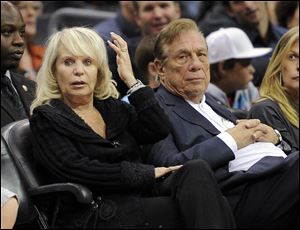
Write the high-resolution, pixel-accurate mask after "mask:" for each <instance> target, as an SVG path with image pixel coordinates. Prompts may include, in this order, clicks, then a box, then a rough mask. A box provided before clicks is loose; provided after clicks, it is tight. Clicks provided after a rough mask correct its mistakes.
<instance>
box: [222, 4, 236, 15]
mask: <svg viewBox="0 0 300 230" xmlns="http://www.w3.org/2000/svg"><path fill="white" fill-rule="evenodd" d="M228 4H230V3H228ZM223 7H224V11H225V13H226V14H227V15H228V16H229V17H231V18H235V15H234V13H233V11H232V9H231V7H230V5H225V6H223Z"/></svg>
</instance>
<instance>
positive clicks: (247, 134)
mask: <svg viewBox="0 0 300 230" xmlns="http://www.w3.org/2000/svg"><path fill="white" fill-rule="evenodd" d="M259 124H260V120H258V119H250V120H239V121H238V122H237V125H236V126H235V127H233V128H230V129H227V130H226V132H228V133H229V134H230V135H231V136H232V137H233V139H234V140H235V142H236V144H237V147H238V149H240V148H243V147H246V146H248V145H250V144H252V143H254V142H255V141H256V140H257V139H258V138H260V136H261V135H262V133H261V132H260V131H259V130H257V128H258V126H259Z"/></svg>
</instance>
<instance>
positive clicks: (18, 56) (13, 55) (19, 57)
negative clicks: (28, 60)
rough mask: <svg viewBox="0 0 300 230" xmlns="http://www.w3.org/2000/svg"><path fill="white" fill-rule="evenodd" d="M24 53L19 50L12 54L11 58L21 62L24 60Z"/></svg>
mask: <svg viewBox="0 0 300 230" xmlns="http://www.w3.org/2000/svg"><path fill="white" fill-rule="evenodd" d="M23 53H24V50H17V51H14V52H11V53H10V56H11V57H12V58H13V59H16V60H20V59H21V58H22V55H23Z"/></svg>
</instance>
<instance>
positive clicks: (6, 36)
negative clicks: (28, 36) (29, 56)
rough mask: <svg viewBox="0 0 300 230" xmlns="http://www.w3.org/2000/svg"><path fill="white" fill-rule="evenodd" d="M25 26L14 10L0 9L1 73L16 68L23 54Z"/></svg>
mask: <svg viewBox="0 0 300 230" xmlns="http://www.w3.org/2000/svg"><path fill="white" fill-rule="evenodd" d="M24 36H25V24H24V22H23V19H22V17H21V15H20V14H19V12H18V11H17V10H16V9H14V8H9V9H3V7H1V71H5V70H8V69H13V68H16V67H18V65H19V61H20V59H21V57H22V55H23V53H24Z"/></svg>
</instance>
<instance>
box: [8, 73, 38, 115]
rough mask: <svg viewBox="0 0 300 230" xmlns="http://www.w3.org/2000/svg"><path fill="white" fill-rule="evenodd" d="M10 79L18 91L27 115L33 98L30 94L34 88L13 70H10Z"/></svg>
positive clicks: (32, 93)
mask: <svg viewBox="0 0 300 230" xmlns="http://www.w3.org/2000/svg"><path fill="white" fill-rule="evenodd" d="M11 79H12V81H13V84H14V86H15V88H16V90H17V91H18V94H19V96H20V99H21V101H22V103H23V105H24V108H25V111H26V112H27V115H29V110H30V105H31V102H32V99H33V98H32V95H34V88H33V87H32V86H30V85H28V83H27V82H26V81H25V80H24V79H23V76H22V77H21V76H18V75H16V74H15V73H13V72H11Z"/></svg>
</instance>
